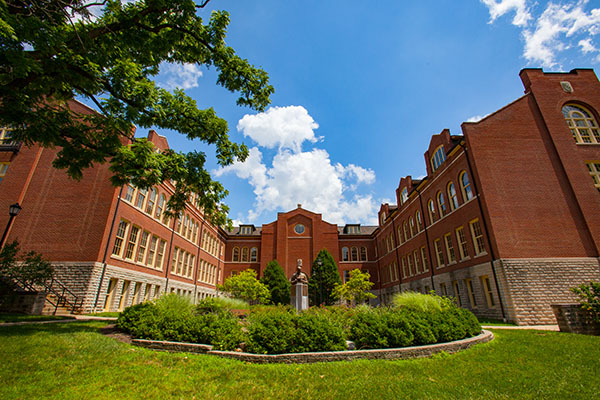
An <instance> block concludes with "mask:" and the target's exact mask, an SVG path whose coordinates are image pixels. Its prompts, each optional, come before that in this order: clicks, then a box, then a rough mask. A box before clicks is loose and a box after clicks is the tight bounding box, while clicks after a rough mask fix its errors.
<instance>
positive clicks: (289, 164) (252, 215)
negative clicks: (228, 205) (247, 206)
mask: <svg viewBox="0 0 600 400" xmlns="http://www.w3.org/2000/svg"><path fill="white" fill-rule="evenodd" d="M230 172H233V173H235V174H236V175H237V176H238V177H239V178H242V179H248V180H249V182H250V184H251V185H252V186H253V188H254V194H255V196H256V201H255V203H254V209H252V210H250V211H249V213H248V220H249V221H250V222H255V221H256V220H257V219H258V218H259V217H260V216H261V215H262V214H263V213H264V212H269V211H288V210H291V209H294V208H296V206H297V204H298V203H300V204H302V207H303V208H305V209H308V210H311V211H314V212H317V213H322V214H323V218H324V219H325V220H326V221H329V222H332V223H338V224H343V223H345V222H360V223H367V224H374V223H376V218H377V210H378V207H379V205H378V204H377V203H376V202H375V200H374V199H373V198H372V196H371V195H368V194H367V195H364V194H358V193H352V192H354V191H355V190H356V187H357V186H358V184H359V183H363V184H370V183H373V182H374V181H375V173H374V172H373V171H372V170H369V169H365V168H362V167H359V166H356V165H354V164H350V165H348V166H346V167H345V166H343V165H341V164H336V165H332V163H331V160H330V158H329V154H328V153H327V151H325V150H322V149H313V150H312V151H308V152H292V151H290V150H287V149H286V150H281V151H279V152H278V153H277V154H276V155H275V157H274V158H273V162H272V166H271V167H269V168H267V167H266V166H265V165H264V164H263V163H262V155H261V153H260V150H259V149H258V148H256V147H254V148H252V149H251V150H250V155H249V157H248V158H247V159H246V161H245V162H243V163H240V162H237V163H235V164H233V165H231V166H227V167H225V168H222V169H220V170H217V171H214V173H215V175H216V176H221V175H223V174H225V173H230Z"/></svg>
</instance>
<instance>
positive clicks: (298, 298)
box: [290, 282, 308, 311]
mask: <svg viewBox="0 0 600 400" xmlns="http://www.w3.org/2000/svg"><path fill="white" fill-rule="evenodd" d="M290 294H291V296H290V300H291V302H290V303H291V304H292V307H295V308H296V310H298V311H302V310H306V309H307V308H308V285H307V284H306V283H302V282H297V283H295V284H293V285H292V287H291V293H290Z"/></svg>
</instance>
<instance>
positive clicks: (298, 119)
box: [237, 106, 320, 152]
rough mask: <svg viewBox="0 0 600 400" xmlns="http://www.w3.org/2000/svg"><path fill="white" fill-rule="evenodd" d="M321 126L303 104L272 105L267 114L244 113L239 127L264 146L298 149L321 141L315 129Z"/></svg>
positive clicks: (297, 150) (296, 150) (239, 129)
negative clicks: (306, 142)
mask: <svg viewBox="0 0 600 400" xmlns="http://www.w3.org/2000/svg"><path fill="white" fill-rule="evenodd" d="M318 127H319V125H318V124H317V123H316V122H315V121H314V120H313V118H312V117H311V116H310V115H309V114H308V112H307V111H306V109H305V108H304V107H302V106H288V107H271V108H269V109H268V110H267V111H266V112H264V113H259V114H256V115H249V114H247V115H244V117H243V118H242V119H241V120H240V121H239V122H238V125H237V129H238V131H240V132H242V133H243V134H244V136H248V137H250V138H252V140H254V141H255V142H256V143H258V144H259V145H260V146H262V147H267V148H270V149H272V148H275V147H278V148H279V149H292V150H294V151H295V152H299V151H301V149H302V143H303V142H304V141H305V140H307V141H309V142H311V143H316V142H317V141H319V139H320V138H319V137H316V136H315V132H314V130H315V129H317V128H318Z"/></svg>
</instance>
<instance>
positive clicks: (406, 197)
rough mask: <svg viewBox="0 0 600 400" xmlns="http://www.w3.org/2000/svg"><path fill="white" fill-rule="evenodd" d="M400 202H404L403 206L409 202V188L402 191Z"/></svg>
mask: <svg viewBox="0 0 600 400" xmlns="http://www.w3.org/2000/svg"><path fill="white" fill-rule="evenodd" d="M400 200H401V201H402V204H404V203H406V200H408V189H407V188H404V189H402V194H401V195H400Z"/></svg>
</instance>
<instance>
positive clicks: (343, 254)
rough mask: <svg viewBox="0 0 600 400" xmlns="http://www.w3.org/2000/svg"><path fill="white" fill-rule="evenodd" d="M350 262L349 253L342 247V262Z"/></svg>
mask: <svg viewBox="0 0 600 400" xmlns="http://www.w3.org/2000/svg"><path fill="white" fill-rule="evenodd" d="M348 260H350V253H349V252H348V248H347V247H342V261H348Z"/></svg>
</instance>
